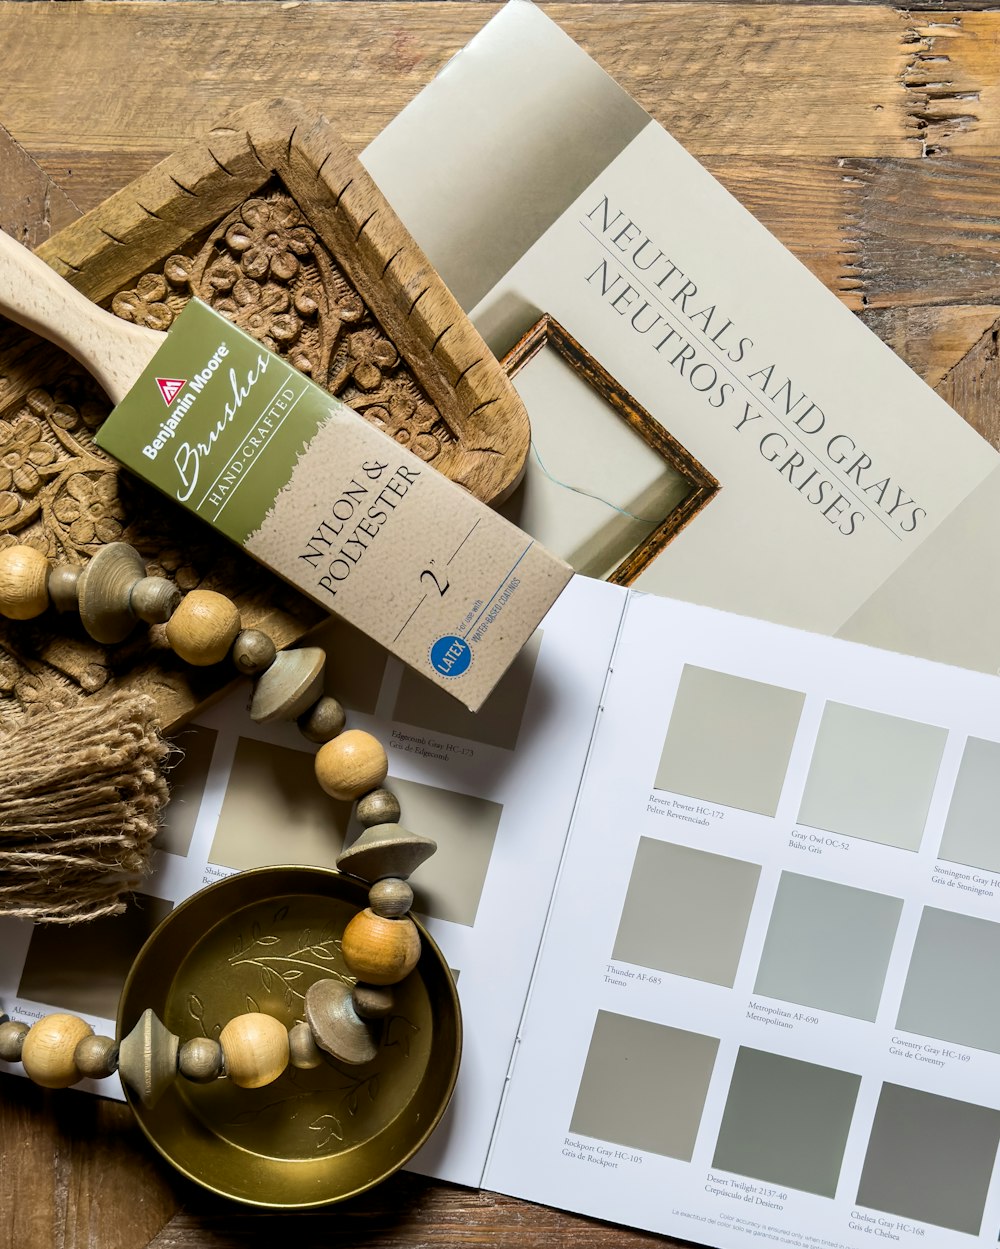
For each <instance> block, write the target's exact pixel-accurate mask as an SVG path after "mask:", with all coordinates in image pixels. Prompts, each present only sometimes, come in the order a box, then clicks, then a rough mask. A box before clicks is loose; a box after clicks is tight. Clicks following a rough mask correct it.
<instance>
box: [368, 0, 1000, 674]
mask: <svg viewBox="0 0 1000 1249" xmlns="http://www.w3.org/2000/svg"><path fill="white" fill-rule="evenodd" d="M664 20H665V21H669V20H670V19H669V14H668V13H666V14H665V15H664ZM363 160H364V163H365V164H366V165H367V167H368V169H369V171H370V172H371V173H372V175H373V176H374V178H375V180H376V182H378V184H379V185H380V187H381V189H382V191H383V192H384V193H385V195H386V196H387V198H388V199H389V200H390V202H391V203H392V205H393V207H394V209H395V210H396V211H397V212H398V214H399V215H400V217H401V218H402V219H403V221H404V223H405V224H406V226H407V227H408V229H409V230H410V231H411V233H412V234H413V235H414V237H415V238H416V239H417V241H418V242H419V243H420V245H421V246H422V247H423V248H424V250H425V251H426V252H427V254H428V256H429V257H430V259H431V261H432V263H433V264H434V265H435V266H436V268H437V269H438V271H439V272H440V273H441V275H442V277H443V278H444V280H445V282H446V283H447V284H448V285H449V286H450V287H451V288H452V290H453V291H454V292H455V294H456V296H457V298H458V299H459V301H460V302H461V303H462V304H463V306H464V307H465V308H466V309H467V310H468V311H469V312H470V314H471V316H472V319H473V321H474V323H475V324H476V326H477V328H478V329H479V330H480V332H481V333H482V334H483V336H484V337H485V339H486V341H487V342H488V343H489V345H490V346H491V348H492V349H493V350H494V351H495V352H496V353H497V354H498V355H501V356H502V355H504V354H505V353H507V352H508V351H509V350H510V349H511V348H512V347H513V346H514V345H515V344H517V343H518V341H519V340H520V339H521V337H522V335H524V334H525V332H526V331H528V330H530V329H531V327H532V326H534V325H536V324H537V323H538V322H539V319H540V318H542V317H543V316H547V317H549V318H551V319H553V320H554V321H555V322H556V323H557V324H558V325H559V326H560V327H561V328H562V329H563V330H564V331H566V333H567V334H568V335H569V337H570V338H571V339H572V340H573V341H574V342H575V344H577V345H578V346H579V347H580V348H581V349H582V350H583V352H584V353H585V354H586V357H587V361H588V367H587V368H581V367H580V358H579V355H578V354H574V352H573V351H568V352H567V351H563V350H560V344H561V343H562V342H563V341H564V340H563V339H562V338H561V337H560V336H559V335H558V334H557V335H556V336H555V338H554V339H553V338H552V336H548V338H549V346H548V347H546V348H545V349H544V350H542V351H540V352H539V353H538V354H537V355H536V356H535V357H534V359H533V360H532V362H531V363H530V364H528V365H527V366H526V367H525V368H524V369H523V370H522V371H521V372H520V373H518V374H517V376H516V377H515V384H516V385H517V386H518V388H519V390H520V391H521V394H522V398H524V400H525V404H526V407H527V408H528V411H529V415H530V417H531V422H532V430H533V448H532V454H531V456H529V464H528V474H527V479H526V482H525V485H524V487H523V489H522V490H521V492H520V493H519V495H518V496H517V497H515V499H513V500H512V501H511V505H510V506H511V509H512V510H511V511H510V512H509V515H511V516H512V517H514V518H515V519H517V521H518V523H519V524H520V525H521V526H522V527H523V528H525V529H527V530H528V532H530V533H532V534H533V535H534V536H535V537H537V538H538V539H539V540H540V541H542V542H544V543H545V544H546V545H547V546H548V547H549V548H550V549H552V550H554V551H555V552H556V553H557V554H560V555H562V556H563V557H564V558H567V559H568V560H569V562H570V563H571V564H573V566H574V567H575V568H576V569H577V570H578V571H582V572H585V573H588V574H589V575H594V576H606V575H608V573H613V572H614V570H615V569H619V570H622V572H623V574H624V577H623V579H625V580H628V579H629V578H630V577H631V578H632V579H631V584H633V585H634V586H635V587H636V588H637V589H642V590H647V591H652V592H654V593H665V594H670V595H673V596H676V597H678V598H682V599H686V600H690V601H691V602H696V603H704V604H706V605H709V606H713V607H720V608H723V609H724V610H728V611H736V612H740V613H744V614H746V615H752V616H758V617H761V618H763V619H768V620H774V621H777V622H779V623H782V624H791V625H796V626H798V627H801V628H805V629H810V630H815V631H817V632H822V633H829V634H836V635H839V636H843V637H848V638H853V639H856V640H859V641H863V642H868V643H871V644H874V645H878V646H882V647H886V648H888V649H893V650H902V651H905V652H908V653H912V654H919V655H923V656H926V657H928V658H932V659H937V660H942V661H945V662H949V663H955V664H961V665H965V666H969V667H977V668H980V669H982V670H983V671H986V672H994V671H995V670H996V669H997V667H998V666H1000V637H998V636H996V635H995V633H993V632H991V631H987V630H983V629H981V628H980V627H979V624H978V622H979V621H980V620H983V619H991V618H993V617H994V616H995V615H996V613H997V612H998V611H1000V551H998V549H997V544H996V543H995V542H994V541H993V540H992V532H993V521H994V518H995V516H996V515H997V509H998V507H1000V472H998V464H1000V461H998V456H997V453H996V452H995V451H994V450H993V449H992V448H991V447H990V446H989V445H988V444H987V443H986V442H985V441H983V440H982V439H981V438H980V437H979V435H978V434H976V433H975V432H974V431H973V430H972V429H971V428H969V426H967V425H966V423H965V422H964V421H962V420H961V418H960V417H959V416H957V414H955V413H954V412H953V411H952V410H951V409H949V408H948V407H947V405H946V404H944V403H943V401H942V400H940V399H939V398H938V397H937V396H936V395H935V394H934V393H933V392H932V391H931V390H930V388H929V387H927V386H926V385H925V384H924V383H923V382H922V381H921V380H920V379H918V378H917V377H916V375H915V374H914V373H913V372H912V371H911V370H910V369H909V368H908V367H907V366H906V365H905V364H904V363H903V362H902V361H900V360H899V359H898V357H896V356H895V355H894V354H893V352H892V351H891V350H890V349H889V348H887V347H886V346H885V345H884V344H883V343H882V342H880V341H879V340H878V339H877V338H876V337H875V336H874V335H873V334H872V333H871V332H870V331H869V330H868V329H867V328H866V327H865V326H864V325H863V324H861V322H860V321H858V319H857V318H856V317H855V316H854V315H853V314H852V313H851V312H849V311H848V310H847V309H846V308H845V307H844V306H843V305H842V304H841V303H840V301H839V300H838V299H837V298H836V297H835V296H834V295H833V294H831V293H830V292H828V291H827V290H826V289H825V288H824V287H823V286H822V285H821V283H820V282H819V281H818V280H817V279H816V278H814V277H813V276H812V275H811V274H810V273H809V272H808V271H807V270H806V269H805V268H804V267H803V266H802V265H801V264H800V263H799V262H798V261H797V260H796V259H795V258H794V257H793V256H792V255H791V254H790V253H789V252H788V251H787V250H786V249H785V248H784V247H783V246H782V245H781V244H780V243H779V242H778V241H777V240H776V239H774V238H773V237H772V236H771V235H770V234H768V232H767V231H766V230H765V229H764V228H763V226H761V225H760V224H759V223H758V222H757V221H756V220H755V219H754V218H753V217H752V216H751V215H750V214H749V213H747V212H746V211H745V210H744V209H743V208H742V207H741V206H740V204H739V203H738V202H737V201H736V200H735V199H733V197H732V196H731V195H730V194H729V193H728V192H727V191H726V190H724V189H723V188H722V187H721V186H720V185H719V183H718V182H716V181H715V179H714V178H712V177H711V175H710V174H708V173H707V172H706V171H705V169H703V168H702V167H701V166H700V165H699V164H698V162H697V161H696V160H695V159H694V158H693V157H692V156H690V155H689V154H688V153H687V152H685V151H684V149H683V148H682V147H681V146H680V145H679V144H678V143H676V142H675V141H674V140H673V139H672V138H671V136H670V135H669V134H668V133H667V132H666V131H665V130H664V129H663V128H662V127H661V126H660V125H659V124H657V123H656V122H654V121H652V120H651V119H650V118H649V116H648V115H647V114H646V113H645V112H644V111H643V110H642V109H641V108H640V107H639V106H638V105H637V104H636V103H635V101H634V100H632V99H631V98H630V97H629V96H628V95H627V94H626V93H625V92H624V91H623V90H622V89H621V88H620V87H619V86H618V85H617V84H616V83H615V82H614V81H612V79H611V78H609V77H608V75H607V74H605V73H604V71H603V70H601V69H600V67H599V66H597V65H596V64H595V63H594V62H593V61H592V60H591V59H590V58H589V57H588V56H587V55H586V54H585V53H584V52H583V51H582V50H581V49H580V48H579V47H578V46H577V45H576V44H574V43H573V42H572V40H570V39H569V37H568V36H567V35H565V34H564V33H563V32H562V31H561V30H560V29H559V28H558V27H557V26H556V25H555V24H554V23H552V22H551V21H550V20H549V19H548V18H547V17H545V16H544V14H543V13H542V12H541V11H540V10H538V9H536V8H535V7H534V6H533V5H531V4H529V3H528V2H527V0H512V2H511V3H509V4H508V5H507V6H506V7H505V8H504V9H502V10H501V12H500V13H499V14H498V15H497V16H496V17H495V18H494V19H493V21H491V22H490V23H489V25H488V26H487V27H486V28H485V29H484V30H483V31H482V32H481V33H480V34H479V35H478V36H477V37H476V38H475V39H474V40H473V41H472V43H471V44H470V45H469V46H468V48H467V49H466V50H465V51H463V52H462V53H460V54H459V55H458V56H457V57H455V58H454V59H453V60H452V61H451V63H450V64H449V65H448V66H447V67H446V68H445V69H444V70H443V72H442V73H441V74H440V76H439V77H438V78H437V80H436V81H435V82H433V83H432V84H431V85H430V86H429V87H427V88H426V89H425V90H424V91H423V92H422V93H421V94H420V95H419V96H417V98H416V99H415V100H414V101H413V102H412V103H411V104H410V106H409V107H408V108H406V109H405V110H404V111H403V112H402V113H401V114H400V115H399V117H398V118H396V119H395V120H394V121H393V122H392V123H391V124H390V125H389V126H388V127H387V128H386V130H385V131H384V132H383V133H382V134H381V135H380V136H379V137H378V138H377V139H376V140H375V141H374V142H373V143H372V144H371V145H370V146H369V147H368V149H367V150H366V152H365V153H364V155H363ZM543 336H544V335H543ZM595 365H596V366H597V367H599V369H601V370H602V371H603V373H604V374H606V375H607V377H608V378H610V379H611V381H612V382H613V387H612V390H613V397H612V401H611V403H612V404H613V405H615V406H611V404H609V402H608V400H607V398H606V396H605V395H604V394H601V395H598V394H596V393H595V390H594V386H593V384H592V382H593V366H595ZM636 409H638V414H637V412H636ZM623 410H624V411H625V412H626V419H623V415H622V413H623ZM664 435H667V436H669V437H670V439H672V452H671V450H670V449H664V445H663V436H664ZM691 461H694V463H695V465H697V466H699V467H701V468H703V469H704V470H705V472H707V474H709V475H710V477H711V478H713V479H715V480H716V481H717V482H718V483H719V485H720V487H721V488H720V489H718V490H717V491H715V492H714V493H712V492H710V491H709V492H707V493H708V495H709V498H708V501H707V502H704V504H703V506H701V507H700V509H699V510H696V511H695V512H694V514H693V515H692V514H690V513H688V514H685V515H682V516H681V517H680V527H679V532H677V531H676V527H675V530H674V533H675V536H673V538H672V540H670V541H669V542H666V544H664V545H659V546H657V543H658V541H659V540H661V539H662V538H663V537H664V534H663V533H662V532H661V533H660V534H659V538H657V530H658V529H662V527H663V525H664V522H665V521H666V522H669V517H670V514H671V512H672V511H674V510H676V509H677V508H681V509H682V510H683V505H684V498H685V496H690V494H691V493H692V491H694V490H695V489H696V488H697V481H698V473H697V471H694V472H692V471H691V470H690V462H691ZM685 465H687V466H688V467H685ZM667 529H668V530H669V529H670V526H669V523H667ZM650 545H652V547H654V548H657V549H655V550H651V549H649V547H650ZM644 546H645V547H646V548H647V549H646V551H645V552H644V553H643V551H642V548H643V547H644ZM636 553H639V554H642V555H643V558H641V559H638V560H636V559H635V558H630V557H632V556H634V555H635V554H636ZM637 563H638V564H639V565H641V567H640V568H639V570H638V572H637V573H636V565H637ZM633 574H634V575H633Z"/></svg>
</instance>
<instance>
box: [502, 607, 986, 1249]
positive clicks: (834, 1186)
mask: <svg viewBox="0 0 1000 1249" xmlns="http://www.w3.org/2000/svg"><path fill="white" fill-rule="evenodd" d="M602 703H603V707H602V713H601V715H600V717H599V719H598V723H597V727H596V729H595V733H594V738H593V741H592V744H591V751H590V757H589V761H588V764H587V768H586V771H585V775H584V781H583V784H582V787H581V791H580V795H579V797H578V800H577V804H576V809H575V814H574V817H573V823H572V826H571V829H570V833H569V837H568V841H567V848H566V851H565V853H564V857H563V866H562V870H561V874H560V877H559V880H558V884H557V886H556V892H555V899H554V903H553V907H552V910H551V913H550V919H549V924H548V927H547V929H546V934H545V937H544V939H543V944H542V950H541V954H540V957H539V961H538V964H537V968H536V974H535V979H534V983H533V986H532V991H531V994H530V996H529V1004H528V1008H527V1010H526V1013H525V1017H524V1019H523V1021H522V1027H521V1032H520V1045H519V1047H518V1050H517V1054H516V1059H515V1064H514V1067H513V1071H512V1075H511V1078H510V1080H509V1082H508V1091H507V1094H506V1097H505V1102H504V1106H503V1109H502V1112H501V1116H500V1120H499V1125H498V1129H497V1132H496V1135H495V1138H494V1146H493V1151H492V1153H491V1156H490V1161H489V1164H488V1167H487V1172H486V1176H485V1183H486V1185H487V1186H488V1187H491V1188H497V1189H500V1190H501V1191H504V1192H508V1193H512V1194H515V1195H517V1196H522V1197H526V1198H529V1199H531V1200H534V1201H542V1202H547V1203H549V1204H553V1205H558V1206H563V1207H565V1208H567V1209H571V1210H575V1211H579V1212H583V1213H586V1214H590V1215H594V1216H597V1217H599V1218H603V1219H610V1220H614V1221H616V1222H621V1223H626V1224H631V1225H635V1226H640V1227H645V1228H648V1229H650V1230H652V1231H656V1232H660V1233H668V1234H671V1235H675V1236H679V1237H682V1238H684V1239H687V1240H691V1241H695V1242H698V1243H703V1244H708V1245H716V1246H720V1247H722V1249H742V1247H743V1246H749V1245H758V1244H761V1243H766V1244H780V1245H791V1246H797V1247H798V1249H860V1247H861V1246H870V1245H872V1244H875V1243H888V1244H892V1243H895V1244H898V1245H903V1246H906V1245H910V1246H918V1245H919V1246H930V1247H934V1249H944V1247H945V1246H947V1247H948V1249H954V1247H955V1246H960V1245H962V1244H970V1245H972V1244H981V1245H995V1244H996V1242H997V1239H998V1233H1000V1170H998V1167H997V1154H998V1145H1000V995H998V994H997V993H996V992H995V990H994V986H995V983H996V969H997V967H998V966H1000V825H998V822H997V820H998V817H997V811H998V809H1000V779H998V778H1000V682H998V680H997V679H996V678H995V677H990V676H985V675H980V674H975V673H971V672H968V671H965V670H959V669H954V668H948V667H945V666H943V665H938V664H931V663H927V662H925V661H921V660H916V659H913V658H910V657H906V656H901V655H897V654H891V653H889V652H883V651H877V650H874V649H872V648H870V647H864V646H859V645H855V644H853V643H848V642H844V641H839V640H835V639H829V638H824V637H821V636H819V635H817V634H807V633H799V632H795V631H793V630H790V629H786V628H783V627H781V626H777V625H770V624H767V623H764V622H761V621H753V620H748V619H743V618H740V617H737V616H733V615H729V614H726V613H722V612H717V611H713V610H710V609H707V608H700V607H697V606H693V605H690V604H683V603H679V602H671V601H669V600H665V599H658V598H653V597H651V596H647V595H641V594H636V593H632V592H630V593H629V595H628V597H627V601H626V607H625V614H624V620H623V624H622V628H621V630H620V633H619V637H618V642H617V646H616V649H615V654H614V657H613V660H612V667H611V673H610V675H609V678H608V683H607V685H606V687H605V691H604V696H603V700H602Z"/></svg>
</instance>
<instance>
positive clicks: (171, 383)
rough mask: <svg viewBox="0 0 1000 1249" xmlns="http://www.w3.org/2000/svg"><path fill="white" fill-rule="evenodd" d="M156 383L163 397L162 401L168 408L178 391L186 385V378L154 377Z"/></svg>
mask: <svg viewBox="0 0 1000 1249" xmlns="http://www.w3.org/2000/svg"><path fill="white" fill-rule="evenodd" d="M156 384H157V386H158V387H159V389H160V395H161V396H162V397H163V402H164V403H165V404H166V405H167V407H168V408H169V407H170V405H171V404H172V403H173V401H174V400H175V399H176V398H177V396H178V395H179V394H180V392H181V391H182V390H183V389H184V387H185V386H186V385H187V378H186V377H185V378H183V379H181V378H179V377H158V378H157V379H156Z"/></svg>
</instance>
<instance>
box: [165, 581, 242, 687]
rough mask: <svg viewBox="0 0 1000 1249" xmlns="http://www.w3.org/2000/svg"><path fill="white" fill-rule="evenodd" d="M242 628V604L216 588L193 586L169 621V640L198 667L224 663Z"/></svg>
mask: <svg viewBox="0 0 1000 1249" xmlns="http://www.w3.org/2000/svg"><path fill="white" fill-rule="evenodd" d="M239 631H240V613H239V608H238V607H237V606H236V604H235V603H234V602H232V601H231V600H230V599H228V598H226V596H225V595H224V594H217V593H216V592H215V591H214V590H191V591H190V593H188V594H185V596H184V598H183V599H182V600H181V603H180V606H179V607H178V608H177V610H176V611H175V612H174V614H173V615H172V616H171V617H170V619H169V620H168V621H167V626H166V635H167V642H168V643H169V644H170V648H171V649H172V650H173V651H174V653H175V654H177V655H179V656H180V658H181V659H183V660H184V661H185V663H189V664H191V665H193V666H194V667H195V668H207V667H208V666H209V665H210V664H217V663H221V661H222V660H223V659H225V657H226V656H227V655H228V654H229V648H230V647H231V646H232V644H233V642H234V641H235V639H236V635H237V634H238V633H239Z"/></svg>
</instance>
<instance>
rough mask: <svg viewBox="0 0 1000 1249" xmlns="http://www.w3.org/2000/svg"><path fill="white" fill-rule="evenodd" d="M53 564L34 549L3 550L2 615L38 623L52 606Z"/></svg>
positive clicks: (0, 567) (0, 554) (0, 562)
mask: <svg viewBox="0 0 1000 1249" xmlns="http://www.w3.org/2000/svg"><path fill="white" fill-rule="evenodd" d="M48 580H49V561H48V560H47V559H46V558H45V556H44V555H43V554H42V553H41V551H36V550H35V548H34V547H33V546H8V547H4V549H3V550H2V551H0V616H6V617H7V619H8V620H34V618H35V617H36V616H40V615H41V614H42V612H43V611H45V609H46V608H47V607H48V605H49V591H48Z"/></svg>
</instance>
